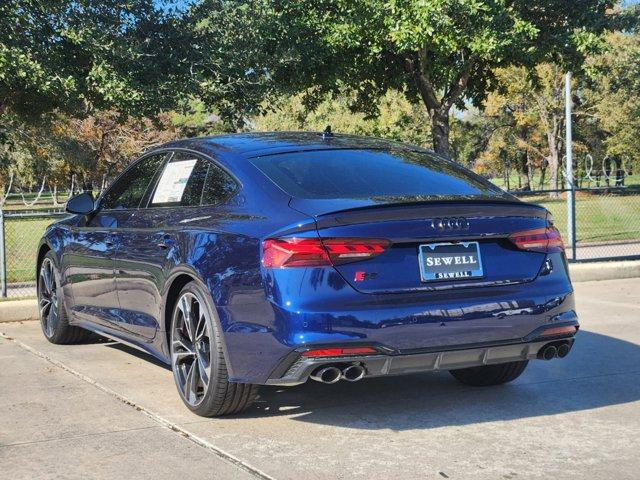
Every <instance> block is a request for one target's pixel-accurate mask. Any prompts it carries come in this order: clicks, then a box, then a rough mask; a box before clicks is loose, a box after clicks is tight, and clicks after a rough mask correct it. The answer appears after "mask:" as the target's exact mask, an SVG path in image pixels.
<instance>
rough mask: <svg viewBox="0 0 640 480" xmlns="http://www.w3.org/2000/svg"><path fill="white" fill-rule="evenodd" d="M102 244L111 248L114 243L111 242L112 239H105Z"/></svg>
mask: <svg viewBox="0 0 640 480" xmlns="http://www.w3.org/2000/svg"><path fill="white" fill-rule="evenodd" d="M104 244H105V245H106V247H107V248H113V246H114V245H115V244H114V243H113V240H105V241H104Z"/></svg>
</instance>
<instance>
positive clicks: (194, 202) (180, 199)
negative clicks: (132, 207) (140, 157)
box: [143, 152, 237, 208]
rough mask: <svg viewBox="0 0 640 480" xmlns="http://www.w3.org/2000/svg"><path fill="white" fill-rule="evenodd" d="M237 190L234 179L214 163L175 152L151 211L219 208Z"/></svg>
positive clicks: (195, 156)
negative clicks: (196, 207)
mask: <svg viewBox="0 0 640 480" xmlns="http://www.w3.org/2000/svg"><path fill="white" fill-rule="evenodd" d="M236 188H237V184H236V182H235V181H234V180H233V179H232V178H231V176H230V175H229V174H227V173H226V172H225V171H224V170H222V169H221V168H220V167H218V166H217V165H215V164H214V163H213V162H211V161H210V160H207V159H205V158H202V157H200V156H198V155H194V154H192V153H189V152H175V153H174V154H173V156H172V157H171V159H170V160H169V162H167V164H166V165H165V167H164V169H163V170H162V173H161V174H160V175H159V179H158V181H157V182H156V184H155V188H154V190H153V192H152V193H151V195H150V201H149V203H148V205H147V207H148V208H152V207H176V206H181V207H194V206H200V205H216V204H219V203H221V202H223V201H224V200H226V199H227V198H229V196H230V195H231V194H232V193H233V192H234V191H235V190H236ZM143 203H146V202H143Z"/></svg>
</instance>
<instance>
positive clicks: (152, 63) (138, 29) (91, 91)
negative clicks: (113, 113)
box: [0, 0, 183, 123]
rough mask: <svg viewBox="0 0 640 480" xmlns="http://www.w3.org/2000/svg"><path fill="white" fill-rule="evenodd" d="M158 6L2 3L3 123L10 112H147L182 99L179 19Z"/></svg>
mask: <svg viewBox="0 0 640 480" xmlns="http://www.w3.org/2000/svg"><path fill="white" fill-rule="evenodd" d="M154 5H155V2H153V1H152V0H131V1H127V2H122V1H119V0H99V1H98V0H47V1H46V2H41V1H37V0H12V1H9V2H1V3H0V123H4V121H3V117H4V118H5V121H6V115H8V114H14V115H18V116H20V117H21V118H27V119H34V118H35V119H37V118H38V117H39V116H41V115H42V114H43V113H46V112H51V111H53V110H56V109H57V110H61V111H65V112H75V113H81V114H82V113H87V112H90V111H91V110H92V109H105V108H111V107H116V108H117V109H118V110H119V111H120V112H123V113H125V114H134V115H144V114H150V113H156V112H158V111H160V110H162V109H163V108H167V107H169V106H172V105H174V104H175V101H176V92H177V91H179V90H178V87H179V86H180V85H181V82H180V81H179V77H180V73H179V72H180V71H181V69H183V64H182V62H181V58H182V56H181V55H180V52H181V51H180V49H179V48H174V45H176V42H175V41H174V39H175V36H174V35H177V34H176V33H175V30H174V28H173V26H174V24H175V19H174V18H172V17H171V16H168V15H167V14H165V13H163V12H162V11H160V10H158V9H157V8H156V7H155V6H154ZM178 46H179V44H178Z"/></svg>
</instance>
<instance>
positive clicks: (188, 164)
mask: <svg viewBox="0 0 640 480" xmlns="http://www.w3.org/2000/svg"><path fill="white" fill-rule="evenodd" d="M197 162H198V160H196V159H195V158H194V159H192V160H182V161H180V162H172V163H168V164H167V165H166V166H165V167H164V171H163V172H162V176H161V177H160V180H159V181H158V187H157V188H156V191H155V193H154V194H153V199H152V200H151V203H177V202H180V201H181V200H182V195H183V194H184V189H185V188H186V186H187V182H188V181H189V177H191V172H192V171H193V168H194V167H195V166H196V163H197Z"/></svg>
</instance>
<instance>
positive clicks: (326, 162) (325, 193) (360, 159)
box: [251, 150, 510, 199]
mask: <svg viewBox="0 0 640 480" xmlns="http://www.w3.org/2000/svg"><path fill="white" fill-rule="evenodd" d="M251 161H252V162H253V164H254V165H255V166H256V167H258V168H259V169H260V170H261V171H262V172H263V173H264V174H265V175H266V176H267V177H269V178H270V179H271V181H273V182H274V183H275V184H276V185H278V186H279V187H280V188H281V189H282V190H284V191H285V192H286V193H287V194H289V195H291V196H292V197H297V198H317V199H320V198H376V197H383V198H389V197H393V198H402V197H409V198H412V199H416V198H420V199H422V198H424V199H442V198H454V199H455V198H460V197H463V198H470V197H473V198H475V197H492V198H496V197H498V198H500V197H501V198H510V197H509V195H508V194H507V193H505V192H504V191H503V190H501V189H499V188H498V187H496V186H495V185H493V184H492V183H490V182H489V181H487V180H485V179H484V178H482V177H480V176H479V175H476V174H475V173H473V172H471V171H469V170H467V169H466V168H463V167H461V166H459V165H457V164H456V163H454V162H451V161H447V160H443V159H441V158H439V157H437V156H435V155H432V154H429V153H427V152H420V151H410V150H393V151H391V150H390V151H387V150H385V151H378V150H320V151H308V152H293V153H284V154H277V155H270V156H264V157H257V158H253V159H251Z"/></svg>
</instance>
